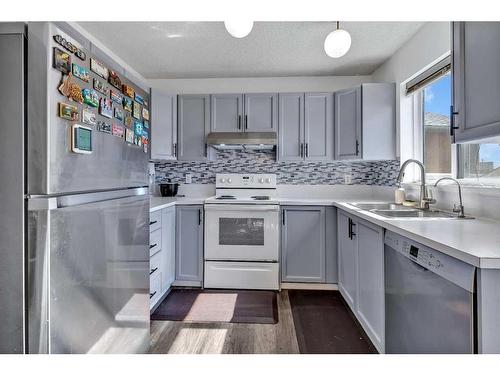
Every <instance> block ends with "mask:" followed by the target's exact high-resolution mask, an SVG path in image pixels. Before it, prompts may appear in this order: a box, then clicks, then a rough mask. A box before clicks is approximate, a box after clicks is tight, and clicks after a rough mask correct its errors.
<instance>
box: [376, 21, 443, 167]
mask: <svg viewBox="0 0 500 375" xmlns="http://www.w3.org/2000/svg"><path fill="white" fill-rule="evenodd" d="M450 30H451V25H450V23H449V22H427V23H426V24H424V26H422V27H421V28H420V30H418V31H417V33H416V34H415V35H414V36H413V37H412V38H411V39H410V40H409V41H408V42H407V43H405V44H404V45H403V46H402V47H401V48H400V49H399V50H398V51H396V53H395V54H394V55H393V56H392V57H391V58H390V59H389V60H387V61H386V62H385V63H384V64H382V65H381V66H380V67H379V68H378V69H377V70H376V71H375V72H374V73H373V75H372V79H373V82H396V89H398V88H399V90H400V92H399V93H397V94H396V155H398V156H401V159H402V160H403V159H408V158H409V157H412V152H411V151H412V150H411V149H412V147H413V144H410V142H409V138H411V139H412V137H407V136H406V135H405V134H407V133H409V132H410V129H408V127H410V126H412V125H413V123H412V117H411V116H409V115H408V113H405V112H404V111H401V106H402V105H403V106H411V104H412V103H403V102H406V100H407V98H406V97H405V96H404V94H403V92H402V89H403V87H402V86H401V85H402V84H404V83H406V82H407V81H408V80H409V79H411V78H413V77H415V76H416V75H418V74H419V73H421V72H422V71H424V70H426V69H427V68H429V67H430V66H432V65H433V64H434V63H435V62H437V61H439V60H440V59H442V58H443V57H444V56H446V55H447V54H449V52H450V44H451V35H450ZM401 134H403V136H401Z"/></svg>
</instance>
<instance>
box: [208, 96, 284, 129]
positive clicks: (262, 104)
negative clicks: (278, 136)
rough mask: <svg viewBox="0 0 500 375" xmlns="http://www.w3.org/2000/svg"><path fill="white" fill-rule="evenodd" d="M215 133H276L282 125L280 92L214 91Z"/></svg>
mask: <svg viewBox="0 0 500 375" xmlns="http://www.w3.org/2000/svg"><path fill="white" fill-rule="evenodd" d="M210 97H211V107H210V108H211V127H210V130H211V131H212V132H239V131H248V132H275V131H276V129H277V127H278V95H277V94H273V93H271V94H267V93H258V94H213V95H211V96H210Z"/></svg>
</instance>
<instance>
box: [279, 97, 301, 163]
mask: <svg viewBox="0 0 500 375" xmlns="http://www.w3.org/2000/svg"><path fill="white" fill-rule="evenodd" d="M278 113H279V122H278V128H279V131H278V136H279V142H278V157H279V160H290V161H297V160H302V159H303V158H304V155H303V153H304V149H303V148H304V94H303V93H293V94H279V112H278Z"/></svg>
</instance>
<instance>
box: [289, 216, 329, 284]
mask: <svg viewBox="0 0 500 375" xmlns="http://www.w3.org/2000/svg"><path fill="white" fill-rule="evenodd" d="M325 222H326V219H325V207H315V206H309V207H307V206H304V207H293V206H290V207H284V208H283V210H282V231H281V235H282V262H281V272H282V281H288V282H325V255H326V253H325Z"/></svg>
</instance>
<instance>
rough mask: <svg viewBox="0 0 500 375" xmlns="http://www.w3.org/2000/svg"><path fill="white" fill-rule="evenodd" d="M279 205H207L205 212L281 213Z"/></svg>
mask: <svg viewBox="0 0 500 375" xmlns="http://www.w3.org/2000/svg"><path fill="white" fill-rule="evenodd" d="M279 210H280V206H279V205H260V204H247V205H242V204H205V211H219V212H220V211H226V212H227V211H244V212H279Z"/></svg>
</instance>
